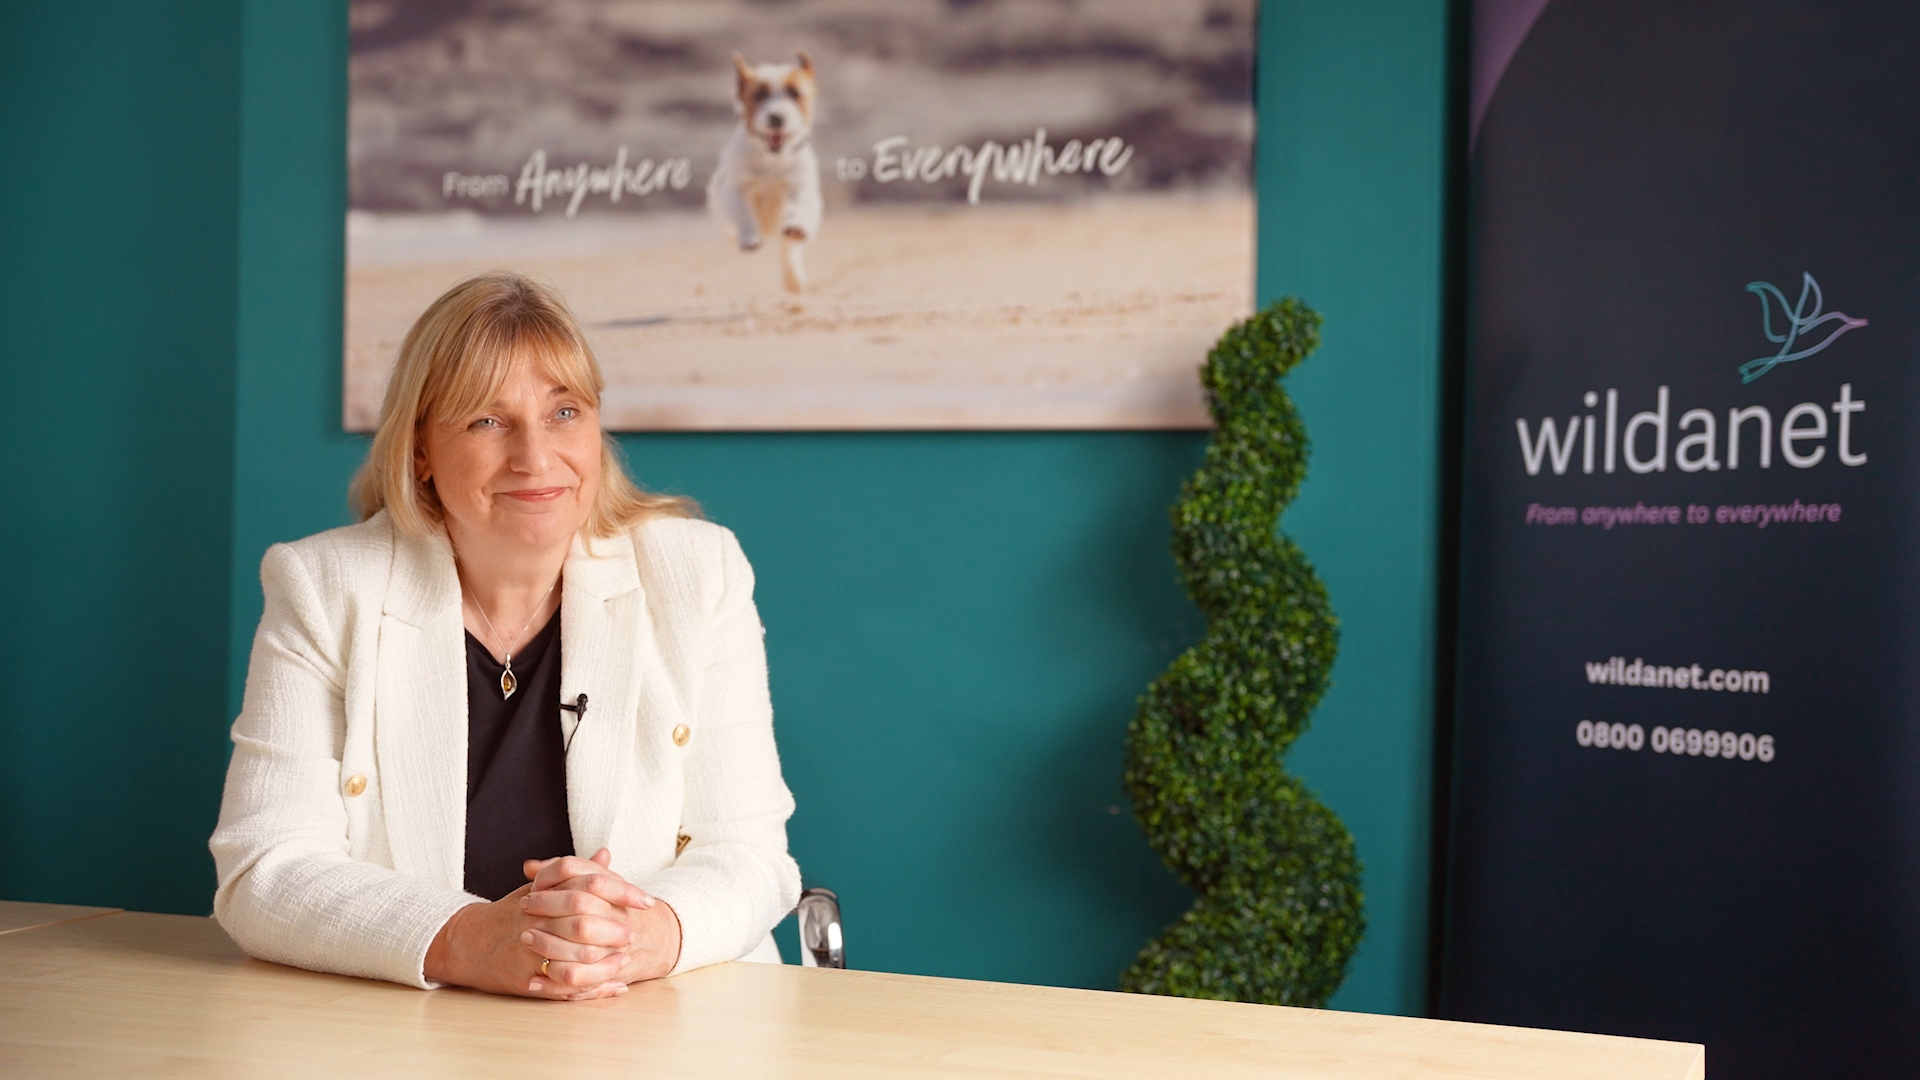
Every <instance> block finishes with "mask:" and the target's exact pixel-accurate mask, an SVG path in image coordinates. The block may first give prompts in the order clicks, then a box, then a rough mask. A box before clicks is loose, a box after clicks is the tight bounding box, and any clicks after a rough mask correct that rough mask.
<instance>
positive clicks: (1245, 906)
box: [1120, 298, 1365, 1006]
mask: <svg viewBox="0 0 1920 1080" xmlns="http://www.w3.org/2000/svg"><path fill="white" fill-rule="evenodd" d="M1319 329H1320V316H1319V315H1318V314H1317V313H1315V312H1314V311H1313V310H1312V309H1311V308H1308V307H1307V306H1306V305H1304V304H1302V303H1300V302H1299V301H1298V300H1295V299H1292V298H1288V299H1286V300H1282V301H1279V302H1278V303H1274V304H1271V305H1269V306H1268V307H1267V308H1265V309H1264V310H1262V311H1261V312H1259V313H1258V314H1256V315H1254V316H1253V317H1252V318H1250V319H1248V320H1247V321H1245V322H1243V323H1241V324H1239V325H1238V326H1235V327H1234V328H1233V329H1231V330H1228V331H1227V332H1226V334H1225V335H1224V336H1223V337H1221V339H1220V343H1219V344H1218V345H1215V346H1214V347H1213V351H1212V352H1210V353H1208V354H1207V363H1206V366H1205V367H1204V368H1203V369H1202V371H1201V381H1202V383H1203V384H1204V385H1205V387H1206V392H1207V402H1208V408H1209V410H1210V411H1211V412H1212V414H1213V419H1214V422H1215V424H1216V425H1217V430H1216V431H1215V432H1214V435H1213V441H1212V442H1211V443H1210V444H1209V445H1208V446H1207V454H1206V460H1205V462H1204V463H1203V464H1202V465H1201V466H1200V470H1199V471H1198V472H1196V473H1194V475H1193V476H1192V478H1190V479H1189V480H1188V481H1187V482H1186V484H1185V485H1184V486H1183V488H1182V489H1181V493H1180V501H1179V502H1177V503H1175V504H1174V506H1173V557H1174V560H1175V561H1176V562H1177V563H1178V564H1179V566H1180V577H1181V580H1182V582H1183V583H1184V584H1185V585H1186V589H1187V594H1188V595H1189V596H1191V597H1192V598H1193V602H1194V603H1195V605H1197V606H1198V607H1199V608H1200V611H1201V613H1202V614H1204V615H1205V616H1206V618H1207V633H1206V637H1204V638H1203V639H1202V640H1201V641H1200V643H1199V644H1198V645H1195V646H1194V647H1193V648H1191V649H1188V650H1187V651H1186V652H1184V653H1182V654H1181V655H1180V656H1179V657H1178V658H1177V659H1175V660H1174V662H1173V664H1172V665H1171V666H1170V667H1168V668H1167V670H1166V672H1165V673H1164V674H1162V675H1161V676H1160V677H1159V678H1158V679H1156V680H1154V682H1153V683H1152V685H1150V686H1148V687H1147V692H1146V694H1145V695H1144V696H1143V697H1141V699H1140V709H1139V712H1138V713H1136V714H1135V716H1134V719H1133V723H1132V725H1131V726H1129V728H1128V729H1127V771H1126V786H1127V792H1128V794H1129V795H1131V796H1132V798H1133V806H1134V815H1135V817H1136V819H1137V820H1138V821H1139V823H1140V828H1141V829H1142V830H1143V831H1144V832H1145V833H1146V834H1147V839H1148V842H1150V843H1151V844H1152V845H1153V847H1154V849H1155V850H1156V851H1158V852H1159V853H1160V856H1161V858H1163V859H1165V860H1166V863H1167V866H1168V867H1169V868H1170V869H1172V870H1173V872H1174V873H1175V874H1177V875H1178V876H1179V877H1180V880H1182V881H1184V882H1186V883H1187V885H1188V886H1190V887H1191V888H1193V890H1194V891H1196V892H1198V893H1199V894H1200V897H1199V899H1198V900H1197V901H1195V903H1194V905H1193V907H1191V908H1189V909H1188V910H1187V912H1186V914H1184V915H1182V916H1181V917H1180V918H1179V920H1178V921H1176V922H1175V923H1174V924H1173V925H1172V926H1170V927H1168V928H1167V930H1166V932H1165V933H1163V934H1162V935H1161V936H1160V937H1159V938H1157V939H1155V940H1154V941H1152V942H1151V943H1149V944H1148V945H1147V947H1146V948H1145V949H1142V950H1141V952H1140V955H1139V957H1138V958H1137V959H1136V960H1135V961H1134V962H1133V966H1132V967H1129V968H1128V969H1127V970H1126V972H1125V974H1123V975H1122V976H1121V979H1120V986H1121V989H1123V990H1129V991H1133V992H1135V993H1146V994H1172V995H1177V996H1181V997H1197V998H1225V999H1228V1000H1234V1001H1259V1002H1266V1003H1269V1004H1276V1005H1310V1006H1320V1005H1324V1004H1326V1001H1327V999H1328V998H1329V997H1331V996H1333V992H1334V991H1335V990H1336V989H1338V988H1339V986H1340V983H1341V981H1342V980H1343V979H1345V978H1346V974H1347V964H1348V961H1350V960H1351V959H1352V958H1353V953H1354V949H1355V948H1357V947H1358V946H1359V944H1360V935H1361V934H1362V932H1363V931H1364V929H1365V919H1364V916H1363V915H1362V913H1361V893H1360V861H1359V859H1358V857H1357V856H1356V855H1355V854H1354V850H1353V836H1352V835H1351V834H1350V833H1348V832H1347V828H1346V826H1345V825H1342V824H1341V823H1340V819H1339V818H1338V817H1335V816H1334V813H1333V811H1331V810H1329V809H1327V807H1326V806H1324V805H1323V804H1321V802H1320V801H1319V800H1318V799H1315V798H1314V797H1313V793H1312V792H1310V791H1308V790H1307V787H1306V785H1305V784H1302V783H1301V782H1300V781H1299V780H1297V779H1295V778H1294V777H1291V776H1289V775H1287V773H1286V770H1285V769H1284V768H1283V766H1282V762H1281V756H1282V755H1283V754H1285V753H1286V750H1287V747H1289V746H1290V745H1292V743H1293V741H1294V740H1295V739H1297V738H1299V737H1300V733H1301V732H1303V731H1305V730H1306V727H1307V714H1308V713H1309V712H1311V711H1312V710H1313V707H1314V705H1315V704H1317V703H1318V702H1319V700H1320V695H1321V694H1322V693H1324V692H1325V691H1326V688H1327V676H1328V672H1329V670H1330V669H1331V668H1332V667H1333V657H1334V652H1335V651H1336V650H1337V648H1338V636H1339V629H1338V627H1339V623H1338V620H1336V619H1335V618H1334V615H1333V610H1332V608H1331V606H1330V605H1329V603H1328V601H1327V588H1326V585H1324V584H1323V583H1322V582H1321V581H1320V577H1319V575H1317V574H1315V573H1314V572H1313V567H1312V566H1311V565H1309V564H1308V562H1307V559H1306V556H1305V555H1304V554H1303V553H1302V552H1301V551H1300V549H1299V548H1298V547H1297V546H1295V545H1294V543H1293V542H1292V541H1291V540H1288V539H1287V538H1286V537H1284V536H1281V535H1279V534H1278V533H1277V531H1276V528H1277V525H1278V523H1279V519H1280V511H1281V509H1282V508H1284V507H1285V506H1286V505H1287V503H1289V502H1291V501H1292V500H1293V497H1294V495H1295V494H1296V493H1297V492H1298V491H1299V490H1300V481H1301V478H1302V477H1304V476H1305V475H1306V471H1307V430H1306V426H1305V425H1304V424H1302V423H1301V422H1300V415H1299V413H1297V412H1296V411H1295V410H1294V407H1293V402H1292V400H1291V399H1289V398H1288V397H1287V393H1286V391H1285V390H1283V389H1282V388H1281V386H1280V377H1281V376H1282V375H1284V374H1286V372H1287V371H1289V370H1290V369H1292V367H1293V366H1294V365H1295V364H1298V363H1299V362H1300V361H1301V360H1303V359H1305V358H1306V356H1307V354H1308V353H1310V352H1312V351H1313V350H1314V348H1315V346H1317V345H1318V344H1319V343H1320V334H1319Z"/></svg>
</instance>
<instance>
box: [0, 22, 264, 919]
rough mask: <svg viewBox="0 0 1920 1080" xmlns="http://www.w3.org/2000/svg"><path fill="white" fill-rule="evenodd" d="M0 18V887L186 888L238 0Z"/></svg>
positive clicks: (203, 829) (227, 277)
mask: <svg viewBox="0 0 1920 1080" xmlns="http://www.w3.org/2000/svg"><path fill="white" fill-rule="evenodd" d="M171 7H172V6H171V5H164V6H163V5H155V4H140V3H132V2H126V3H118V4H111V3H110V4H100V5H93V6H89V7H88V8H86V9H84V10H82V9H80V8H79V7H77V6H74V5H55V4H13V5H8V7H7V10H6V15H5V18H4V28H0V132H3V133H4V139H0V146H4V147H5V158H6V164H5V166H4V167H0V375H3V376H4V393H5V397H6V399H7V403H6V405H5V407H4V410H3V411H4V415H5V419H4V421H0V470H4V472H5V475H6V482H5V485H4V488H0V490H4V492H5V514H4V517H3V518H0V567H4V568H5V585H4V586H0V597H4V598H5V606H4V608H0V669H4V670H5V671H6V672H7V675H8V677H7V679H6V681H5V685H6V691H5V694H4V700H5V702H6V705H5V709H6V712H5V719H4V721H0V823H4V831H3V832H0V875H4V883H0V896H4V897H10V898H16V899H38V900H84V901H97V902H101V903H107V902H111V903H114V904H120V905H125V906H137V907H147V908H160V909H166V910H187V909H195V908H197V909H202V910H204V909H205V908H206V906H207V892H208V883H209V882H210V881H211V880H212V869H213V864H212V860H211V859H210V858H208V856H207V854H206V834H207V831H208V828H209V826H210V825H211V824H212V822H213V816H214V813H215V812H216V810H217V809H218V808H219V804H220V778H221V775H222V774H223V773H224V771H225V766H226V749H225V745H224V744H225V742H226V734H225V729H226V726H227V721H226V719H225V716H226V712H227V664H228V649H227V642H226V634H225V629H226V623H227V592H228V587H227V583H228V573H227V566H228V562H229V558H230V551H231V545H232V525H233V504H234V494H233V487H232V484H231V483H230V482H229V478H230V474H231V470H232V462H233V453H234V443H233V423H232V417H233V412H234V357H235V351H234V315H235V294H234V282H235V263H234V220H233V205H234V200H235V198H236V196H237V190H238V183H239V170H238V164H239V116H238V113H239V105H240V96H239V57H240V25H239V12H240V5H239V3H238V0H233V2H229V3H207V4H200V5H197V6H194V7H191V8H183V9H181V10H179V11H174V12H170V13H165V14H163V11H170V9H171Z"/></svg>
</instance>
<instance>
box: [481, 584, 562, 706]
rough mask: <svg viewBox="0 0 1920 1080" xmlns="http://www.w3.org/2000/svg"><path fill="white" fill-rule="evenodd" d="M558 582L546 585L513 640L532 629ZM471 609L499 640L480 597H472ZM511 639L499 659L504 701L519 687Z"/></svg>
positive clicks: (502, 698) (498, 632) (501, 691)
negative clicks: (514, 675)
mask: <svg viewBox="0 0 1920 1080" xmlns="http://www.w3.org/2000/svg"><path fill="white" fill-rule="evenodd" d="M558 584H560V579H559V578H554V579H553V585H549V586H547V591H546V592H543V593H541V594H540V602H539V603H537V604H535V605H533V614H532V615H529V616H528V617H527V625H525V626H523V627H521V628H520V636H519V637H516V638H514V639H513V641H519V640H520V638H523V637H526V636H527V631H529V630H531V629H533V620H535V619H537V618H539V617H540V609H541V608H543V607H546V606H547V597H549V596H551V595H553V588H554V585H558ZM473 610H475V611H477V612H479V613H480V618H481V619H483V620H484V621H485V622H486V624H487V633H489V634H492V635H493V639H494V640H495V641H499V640H500V631H498V630H495V629H494V628H493V620H492V619H490V618H487V609H486V608H485V607H482V606H481V604H480V598H479V597H478V596H476V597H474V598H473ZM513 641H509V642H506V645H507V646H509V647H508V648H507V649H506V659H505V660H503V661H501V663H503V664H505V665H506V667H505V668H504V669H503V670H502V671H501V672H500V700H501V701H505V700H507V699H508V698H510V697H512V696H513V692H514V691H515V690H518V689H520V680H518V679H516V678H514V677H513V649H512V648H511V646H512V645H513Z"/></svg>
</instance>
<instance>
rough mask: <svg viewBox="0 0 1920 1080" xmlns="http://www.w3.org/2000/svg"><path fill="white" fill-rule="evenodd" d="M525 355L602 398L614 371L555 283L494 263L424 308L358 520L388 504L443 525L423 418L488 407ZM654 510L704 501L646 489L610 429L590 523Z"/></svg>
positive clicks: (440, 419) (621, 528) (396, 374)
mask: <svg viewBox="0 0 1920 1080" xmlns="http://www.w3.org/2000/svg"><path fill="white" fill-rule="evenodd" d="M527 362H531V363H535V364H538V365H540V367H541V369H542V370H543V371H544V372H545V373H546V374H547V375H548V376H550V377H551V378H552V379H553V380H554V381H555V382H557V383H559V384H560V385H561V386H564V387H566V388H567V390H568V391H569V392H571V393H574V394H578V395H580V396H581V397H582V398H585V399H586V400H587V401H588V402H589V403H591V404H592V405H593V406H594V407H595V408H598V407H599V405H600V394H601V392H602V391H603V390H605V389H606V385H607V384H606V380H605V379H603V378H601V376H600V365H599V363H597V362H596V361H595V360H594V358H593V349H592V347H591V346H589V345H588V344H587V339H586V335H584V334H582V333H581V332H580V324H579V323H578V322H576V321H574V318H573V313H572V312H570V311H568V310H567V306H566V304H565V303H564V302H563V301H562V300H561V299H560V297H559V295H558V294H556V293H554V292H553V290H551V289H548V288H546V287H545V286H542V285H541V284H539V283H538V282H535V281H533V280H531V279H529V278H526V277H523V276H521V275H519V274H515V273H510V272H507V271H496V272H493V273H487V274H480V275H478V276H476V277H471V278H468V279H467V280H465V281H462V282H461V283H460V284H458V285H455V286H454V287H453V288H451V289H448V290H447V291H446V292H445V293H444V294H442V295H441V297H440V299H438V300H435V301H434V302H433V303H432V304H431V305H429V306H428V307H427V310H425V311H423V312H421V313H420V317H419V318H418V319H416V320H414V323H413V328H412V329H411V330H408V331H407V337H406V340H404V341H402V342H401V343H400V356H399V358H398V359H397V360H396V361H395V362H394V365H393V378H392V381H390V382H388V383H387V397H386V401H385V403H384V404H382V405H381V407H380V426H379V428H378V429H377V430H376V431H375V432H374V436H373V446H372V447H371V448H369V449H368V451H367V460H366V462H365V463H364V464H362V465H361V466H360V471H359V472H358V473H357V474H355V476H354V478H353V486H352V488H351V489H350V490H349V493H348V498H349V499H350V500H351V501H352V504H353V509H354V512H355V513H356V514H357V515H359V517H360V519H361V520H363V521H364V520H366V519H367V518H370V517H372V516H373V515H375V514H377V513H379V512H380V511H382V510H385V511H386V512H387V513H388V515H389V516H391V517H392V518H393V522H394V524H395V525H396V526H398V527H399V528H400V530H401V531H402V532H405V533H408V534H410V535H414V536H424V535H428V534H431V533H434V532H437V531H439V530H440V529H441V528H442V526H443V522H444V518H443V512H442V509H441V506H440V498H439V496H438V495H437V494H436V493H435V492H434V490H433V485H432V484H431V483H425V484H422V483H420V482H419V480H418V479H417V476H416V473H415V468H416V458H417V457H418V455H419V446H420V428H421V425H423V424H425V423H427V422H429V421H431V422H434V423H442V424H445V423H452V422H454V421H457V420H461V419H464V418H465V417H466V416H468V415H469V414H471V413H473V412H476V411H478V410H479V409H481V408H483V407H485V405H486V403H487V402H489V401H492V400H494V399H495V398H496V397H498V396H499V394H500V390H501V388H502V387H503V386H505V385H506V382H507V379H508V377H509V376H510V375H512V373H513V372H514V370H515V368H516V367H517V366H518V365H519V364H521V363H527ZM656 515H667V516H671V517H698V516H699V515H700V509H699V507H698V506H697V505H696V504H695V503H694V502H693V500H691V499H687V498H683V497H681V496H677V495H657V494H654V493H652V492H648V491H643V490H641V488H640V486H639V485H637V484H635V483H634V482H633V479H632V478H631V477H630V476H628V475H627V470H626V465H625V463H624V462H623V461H622V460H621V454H620V447H619V445H618V444H617V443H615V442H614V441H613V437H612V436H611V435H606V434H604V433H603V434H602V435H601V449H600V487H599V491H598V493H597V494H596V496H595V498H594V501H593V508H592V509H591V510H590V511H588V514H587V523H586V526H585V529H584V531H585V532H586V534H587V535H588V536H589V537H611V536H616V535H618V534H620V533H622V532H626V531H627V530H629V529H631V528H633V527H634V526H635V525H638V524H639V523H640V522H642V521H644V520H646V519H647V518H649V517H653V516H656Z"/></svg>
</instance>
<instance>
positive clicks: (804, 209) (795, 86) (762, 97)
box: [707, 52, 820, 293]
mask: <svg viewBox="0 0 1920 1080" xmlns="http://www.w3.org/2000/svg"><path fill="white" fill-rule="evenodd" d="M733 69H734V74H735V75H736V77H737V79H738V84H737V86H736V88H735V92H734V101H733V108H734V112H735V114H736V115H738V116H739V117H740V122H739V123H738V124H737V125H735V126H734V129H733V135H732V136H731V137H730V138H728V139H727V145H726V146H725V147H724V148H723V149H722V150H721V151H720V167H719V168H718V169H716V170H715V171H714V174H713V179H712V181H710V182H709V183H708V184H707V208H708V209H709V210H711V211H712V212H713V213H714V214H715V215H716V216H717V217H719V218H720V220H721V221H723V222H725V223H726V224H727V225H728V226H729V227H730V228H731V229H732V230H733V235H734V239H736V240H737V241H739V244H740V250H741V251H753V250H756V249H757V248H759V246H760V242H761V240H763V239H765V238H766V237H767V236H768V235H770V234H772V233H775V232H777V233H779V235H780V262H781V270H782V276H783V279H784V280H785V282H786V286H787V291H788V292H790V293H798V292H800V291H802V290H804V289H805V288H806V286H807V275H806V268H805V267H804V266H803V265H802V263H801V259H800V250H801V248H803V247H805V246H806V243H807V241H809V240H812V239H813V238H814V236H816V235H817V234H818V233H819V232H820V159H819V158H818V157H817V156H816V155H815V154H814V152H813V101H814V81H813V60H812V59H811V58H810V57H808V56H807V54H806V53H805V52H800V53H796V54H795V56H794V62H793V63H791V64H759V65H749V64H748V63H747V61H746V59H745V58H744V57H742V56H741V55H740V54H739V53H734V54H733Z"/></svg>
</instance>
